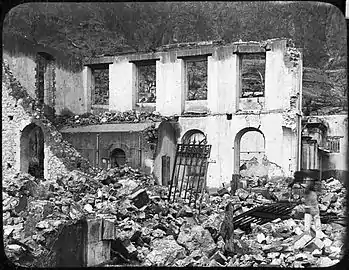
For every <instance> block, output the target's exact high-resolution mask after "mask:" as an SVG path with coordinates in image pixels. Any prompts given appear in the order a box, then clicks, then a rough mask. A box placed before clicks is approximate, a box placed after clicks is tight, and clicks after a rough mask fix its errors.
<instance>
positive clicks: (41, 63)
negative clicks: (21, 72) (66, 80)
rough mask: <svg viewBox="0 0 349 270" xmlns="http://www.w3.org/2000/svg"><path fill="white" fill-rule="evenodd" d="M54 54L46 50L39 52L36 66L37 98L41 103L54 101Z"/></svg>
mask: <svg viewBox="0 0 349 270" xmlns="http://www.w3.org/2000/svg"><path fill="white" fill-rule="evenodd" d="M53 60H54V59H53V56H51V55H50V54H48V53H45V52H39V53H38V54H37V60H36V63H37V68H36V79H37V89H36V98H37V101H38V103H39V104H40V105H43V104H44V103H45V99H46V100H47V101H51V103H52V102H54V100H49V99H53V97H51V96H52V91H53V83H54V81H53V80H54V79H53V77H54V75H53V72H54V71H53ZM49 105H52V104H49Z"/></svg>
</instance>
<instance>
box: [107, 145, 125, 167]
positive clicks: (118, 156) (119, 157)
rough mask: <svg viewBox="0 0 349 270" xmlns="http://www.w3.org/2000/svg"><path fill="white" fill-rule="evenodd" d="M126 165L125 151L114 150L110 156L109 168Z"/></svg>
mask: <svg viewBox="0 0 349 270" xmlns="http://www.w3.org/2000/svg"><path fill="white" fill-rule="evenodd" d="M125 164H126V154H125V151H124V150H122V149H120V148H115V149H114V150H113V151H112V152H111V154H110V166H111V167H112V168H117V167H120V166H123V165H125Z"/></svg>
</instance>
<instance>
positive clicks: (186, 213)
mask: <svg viewBox="0 0 349 270" xmlns="http://www.w3.org/2000/svg"><path fill="white" fill-rule="evenodd" d="M192 216H194V213H193V209H191V208H190V207H189V206H188V205H184V206H183V207H182V208H181V210H179V212H178V214H177V217H192Z"/></svg>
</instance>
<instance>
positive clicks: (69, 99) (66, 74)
mask: <svg viewBox="0 0 349 270" xmlns="http://www.w3.org/2000/svg"><path fill="white" fill-rule="evenodd" d="M55 72H56V78H55V80H56V100H55V109H56V113H57V114H61V112H62V110H64V109H68V110H70V111H71V112H73V113H74V114H82V113H84V112H86V111H85V106H86V105H85V93H84V91H83V77H82V72H76V73H73V72H70V71H67V70H64V69H62V68H56V70H55Z"/></svg>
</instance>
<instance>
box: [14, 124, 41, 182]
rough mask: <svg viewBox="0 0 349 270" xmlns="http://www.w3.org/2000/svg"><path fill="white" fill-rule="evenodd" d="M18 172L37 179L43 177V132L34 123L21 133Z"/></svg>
mask: <svg viewBox="0 0 349 270" xmlns="http://www.w3.org/2000/svg"><path fill="white" fill-rule="evenodd" d="M20 171H21V172H24V173H29V174H31V175H33V176H35V177H37V178H43V177H44V132H43V130H42V128H41V127H40V126H38V125H36V124H34V123H31V124H29V125H27V126H26V127H25V128H24V129H23V130H22V132H21V137H20Z"/></svg>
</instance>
